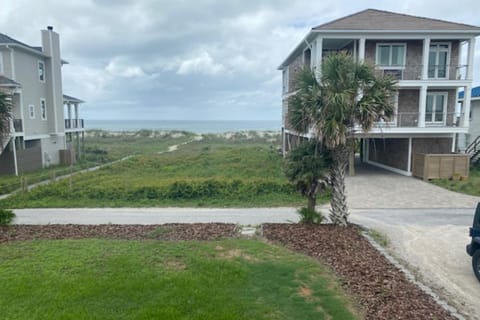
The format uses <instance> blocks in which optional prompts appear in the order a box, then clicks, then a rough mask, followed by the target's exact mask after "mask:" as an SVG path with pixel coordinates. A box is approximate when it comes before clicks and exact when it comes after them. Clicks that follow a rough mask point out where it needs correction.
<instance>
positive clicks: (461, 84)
mask: <svg viewBox="0 0 480 320" xmlns="http://www.w3.org/2000/svg"><path fill="white" fill-rule="evenodd" d="M479 34H480V27H476V26H471V25H466V24H462V23H455V22H448V21H443V20H437V19H430V18H423V17H417V16H411V15H405V14H399V13H394V12H387V11H381V10H375V9H367V10H364V11H361V12H358V13H355V14H352V15H349V16H346V17H343V18H340V19H337V20H334V21H331V22H327V23H325V24H322V25H319V26H317V27H314V28H312V29H311V31H310V32H309V33H308V34H307V35H306V36H305V38H304V39H303V40H302V41H301V42H300V43H299V44H298V45H297V47H296V48H295V49H294V50H293V51H292V52H291V53H290V54H289V55H288V57H287V58H286V59H285V60H284V61H283V62H282V64H281V65H280V66H279V70H281V71H282V73H283V95H282V105H283V108H282V124H283V125H282V136H283V150H284V152H288V150H290V149H291V148H292V147H294V146H295V144H296V143H298V141H299V140H301V139H304V138H305V137H302V136H301V135H299V134H298V133H296V132H295V131H294V130H292V129H291V127H290V125H289V123H288V121H287V117H286V115H287V112H288V98H289V97H290V96H291V95H294V94H295V77H296V74H297V72H298V71H299V70H300V69H301V68H302V67H304V66H307V67H310V68H312V70H314V71H315V73H316V74H317V75H321V72H322V70H321V66H322V65H321V62H322V59H323V58H324V57H326V56H327V55H328V54H330V53H332V52H338V51H347V52H349V53H350V54H351V55H352V56H353V57H354V58H355V59H356V60H358V61H364V62H366V63H369V64H371V65H373V66H374V67H375V69H376V71H377V72H378V73H379V74H388V75H391V76H392V77H394V78H396V79H397V80H398V82H397V88H398V91H397V94H396V97H395V116H394V117H393V118H392V119H391V121H390V122H388V123H378V124H377V125H376V126H375V127H374V128H373V129H372V130H371V131H369V132H363V131H362V130H361V129H360V128H359V129H358V130H357V131H356V133H355V136H356V137H357V138H359V139H360V140H361V143H362V160H363V161H365V162H367V163H370V164H372V165H376V166H379V167H382V168H385V169H388V170H391V171H395V172H398V173H401V174H404V175H411V174H412V159H413V154H415V153H437V154H438V153H440V154H443V153H451V152H453V151H455V137H456V135H457V134H458V133H467V132H468V127H469V118H468V115H469V113H470V97H469V95H470V92H471V89H472V79H473V60H474V54H475V38H476V37H477V36H478V35H479ZM462 52H464V53H465V54H462ZM462 56H466V58H465V59H463V60H462ZM459 91H465V92H466V94H465V95H466V96H465V99H464V103H463V105H462V109H461V110H458V109H457V108H456V105H457V96H458V93H459ZM465 115H467V116H465Z"/></svg>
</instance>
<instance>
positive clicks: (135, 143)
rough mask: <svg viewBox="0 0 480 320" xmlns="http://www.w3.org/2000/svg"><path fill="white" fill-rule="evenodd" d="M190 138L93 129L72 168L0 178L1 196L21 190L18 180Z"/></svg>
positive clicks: (178, 134) (42, 178)
mask: <svg viewBox="0 0 480 320" xmlns="http://www.w3.org/2000/svg"><path fill="white" fill-rule="evenodd" d="M192 137H193V134H192V133H188V132H175V131H172V132H155V131H148V130H142V131H138V132H124V133H117V134H115V135H114V134H113V133H109V132H106V131H99V130H93V131H89V132H87V137H86V138H85V153H84V157H83V158H82V159H81V161H79V162H78V163H77V164H76V165H74V166H73V167H72V168H70V167H69V166H53V167H50V168H45V169H41V170H37V171H33V172H28V173H25V174H22V175H20V176H18V177H17V176H14V175H9V176H1V177H0V195H2V194H6V193H9V192H12V191H15V190H18V189H20V187H21V179H22V178H23V177H26V179H27V182H28V184H34V183H37V182H40V181H45V180H50V179H52V178H53V177H58V176H62V175H66V174H69V173H70V172H71V171H73V172H75V171H79V170H82V169H85V168H89V167H94V166H97V165H101V164H104V163H108V162H111V161H114V160H118V159H121V158H123V157H125V156H128V155H133V154H152V153H155V152H159V151H165V150H167V149H168V146H171V145H174V144H179V143H182V142H185V141H188V140H191V139H192Z"/></svg>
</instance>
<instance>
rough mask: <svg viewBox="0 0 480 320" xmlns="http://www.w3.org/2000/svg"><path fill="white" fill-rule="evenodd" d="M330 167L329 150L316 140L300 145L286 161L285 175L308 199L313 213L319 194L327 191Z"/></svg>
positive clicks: (291, 152)
mask: <svg viewBox="0 0 480 320" xmlns="http://www.w3.org/2000/svg"><path fill="white" fill-rule="evenodd" d="M330 165H331V156H330V152H329V150H327V149H326V148H325V147H323V146H322V145H321V144H320V143H319V142H318V141H316V140H310V141H307V142H304V143H302V144H300V145H299V146H298V147H296V148H295V149H293V150H292V151H290V152H289V153H288V155H287V157H286V159H285V166H284V171H285V175H286V176H287V178H288V180H290V181H291V182H293V183H295V184H296V186H297V190H298V191H299V192H300V193H301V194H302V195H303V196H305V197H307V199H308V206H307V208H308V209H309V210H311V211H315V206H316V204H317V194H318V193H319V192H322V191H325V189H326V185H327V183H326V181H327V179H328V175H329V174H328V171H329V168H330Z"/></svg>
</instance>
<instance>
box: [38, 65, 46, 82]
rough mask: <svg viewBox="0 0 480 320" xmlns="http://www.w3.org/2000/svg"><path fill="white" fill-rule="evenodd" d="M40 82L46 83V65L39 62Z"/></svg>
mask: <svg viewBox="0 0 480 320" xmlns="http://www.w3.org/2000/svg"><path fill="white" fill-rule="evenodd" d="M38 80H40V81H41V82H45V63H43V62H42V61H38Z"/></svg>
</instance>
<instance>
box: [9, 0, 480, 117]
mask: <svg viewBox="0 0 480 320" xmlns="http://www.w3.org/2000/svg"><path fill="white" fill-rule="evenodd" d="M452 3H453V2H451V1H438V0H422V1H418V0H403V1H398V0H395V1H390V0H382V1H380V0H370V1H368V0H355V1H352V0H350V1H339V0H336V1H332V0H324V1H311V0H308V1H307V0H298V1H297V0H271V1H270V0H264V1H262V0H190V1H188V0H174V1H172V0H169V1H166V0H68V1H65V0H42V1H38V0H0V8H1V10H0V32H1V33H4V34H7V35H9V36H11V37H13V38H15V39H17V40H19V41H22V42H25V43H27V44H29V45H32V46H40V42H41V40H40V30H41V29H45V28H46V26H49V25H51V26H54V30H55V31H56V32H58V33H59V34H60V41H61V52H62V57H63V59H65V60H67V61H68V62H69V63H70V64H68V65H65V66H64V67H63V88H64V93H65V94H68V95H72V96H75V97H78V98H80V99H82V100H85V101H86V103H85V104H83V105H82V107H81V110H80V115H81V117H82V118H85V119H100V120H109V119H113V120H277V121H280V119H281V86H282V85H281V83H282V81H281V72H280V71H278V70H277V67H278V65H279V64H280V63H281V62H282V61H283V60H284V58H286V56H287V55H288V54H289V53H290V52H291V51H292V49H293V48H294V47H295V46H296V45H297V44H298V43H299V42H300V41H301V40H302V39H303V37H304V36H305V35H306V34H307V33H308V31H309V30H310V29H311V28H312V27H314V26H316V25H319V24H322V23H325V22H328V21H331V20H334V19H337V18H340V17H343V16H345V15H348V14H351V13H355V12H357V11H361V10H364V9H367V8H375V9H381V10H389V11H394V12H400V13H406V14H412V15H418V16H425V17H431V18H439V19H444V20H450V21H454V22H462V23H466V24H473V25H478V26H480V15H478V13H477V10H474V8H476V7H478V4H477V1H476V0H457V1H455V2H454V3H455V6H452ZM475 64H476V66H477V67H476V68H475V69H476V70H475V75H474V77H475V79H477V80H476V81H475V82H476V83H479V82H480V81H478V80H480V68H479V67H480V39H479V40H477V46H476V54H475Z"/></svg>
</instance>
